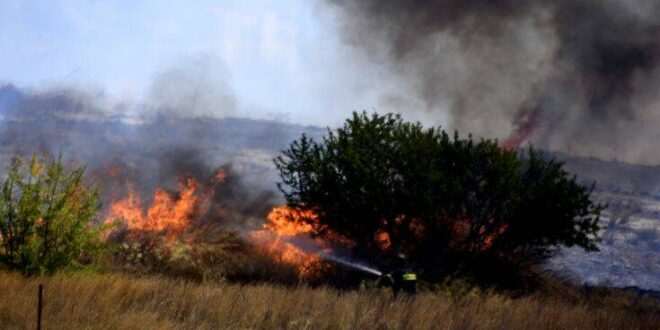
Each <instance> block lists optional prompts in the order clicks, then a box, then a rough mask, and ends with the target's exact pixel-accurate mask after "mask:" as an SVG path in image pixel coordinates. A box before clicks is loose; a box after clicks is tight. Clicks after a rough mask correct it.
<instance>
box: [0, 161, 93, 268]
mask: <svg viewBox="0 0 660 330" xmlns="http://www.w3.org/2000/svg"><path fill="white" fill-rule="evenodd" d="M84 173H85V169H84V168H74V169H71V170H69V169H66V168H65V167H64V165H63V164H62V162H61V159H57V160H49V159H45V158H39V157H36V156H33V157H32V159H31V160H30V161H27V162H26V161H25V160H23V159H20V158H16V159H15V160H14V161H13V162H12V164H11V165H10V166H9V169H8V173H7V176H6V178H5V180H4V183H3V184H2V187H1V189H2V191H0V264H3V265H4V266H5V267H7V268H10V269H15V270H19V271H22V272H23V273H25V274H44V273H52V272H54V271H56V270H58V269H61V268H63V267H67V266H75V265H78V264H79V261H81V259H82V258H84V257H89V256H90V255H91V254H93V253H95V252H96V251H98V249H99V247H100V237H99V230H100V229H99V228H96V229H95V228H93V226H92V225H91V223H92V220H93V219H94V217H95V215H96V212H97V210H98V208H99V202H98V194H97V191H96V189H95V188H93V187H91V186H89V185H87V184H85V182H84V180H83V176H84Z"/></svg>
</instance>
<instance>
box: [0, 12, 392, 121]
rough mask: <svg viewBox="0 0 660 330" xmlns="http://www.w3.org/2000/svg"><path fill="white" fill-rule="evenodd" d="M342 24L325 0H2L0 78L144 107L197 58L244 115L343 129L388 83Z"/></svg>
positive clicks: (374, 102) (202, 69)
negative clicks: (346, 40) (166, 78)
mask: <svg viewBox="0 0 660 330" xmlns="http://www.w3.org/2000/svg"><path fill="white" fill-rule="evenodd" d="M340 23H341V22H338V21H337V16H335V15H334V14H333V12H332V11H330V10H328V9H327V8H326V7H325V6H324V5H323V4H321V3H320V1H315V0H271V1H268V0H250V1H239V0H224V1H210V0H196V1H183V0H182V1H165V0H148V1H128V0H126V1H117V0H115V1H112V0H2V1H0V45H2V51H1V52H0V82H5V83H6V82H10V83H14V84H16V85H18V86H20V87H25V88H49V87H54V86H62V85H64V86H76V87H79V88H85V89H94V90H101V91H104V92H105V93H106V94H107V95H108V96H109V97H110V98H111V99H116V100H122V101H126V100H129V101H130V102H138V103H140V102H148V101H145V100H148V99H150V95H151V99H153V91H152V90H153V87H152V86H153V81H154V80H155V79H156V77H158V76H159V75H160V74H162V73H163V72H167V71H168V70H173V69H174V70H176V69H177V68H179V67H182V68H183V69H184V70H186V68H188V67H190V66H195V65H197V66H201V67H197V68H196V69H195V70H193V72H203V73H205V74H208V75H213V76H214V77H213V79H210V80H209V79H207V80H208V81H216V82H219V83H221V85H223V87H222V88H227V89H229V91H230V92H231V93H234V94H235V97H236V100H237V102H236V104H237V109H238V110H237V112H238V114H239V115H244V116H251V117H255V116H256V117H262V118H275V117H279V118H282V119H285V120H288V121H291V122H298V123H306V124H320V125H333V124H336V123H338V122H339V121H340V120H341V119H342V118H344V117H345V116H346V115H347V114H348V113H350V112H351V111H353V110H363V109H366V110H374V109H376V108H377V107H378V99H379V98H381V97H382V95H381V94H382V91H383V90H387V88H390V87H388V86H387V84H386V83H385V81H388V79H386V78H385V77H386V76H387V75H388V74H389V73H387V72H384V71H383V69H382V68H379V67H378V66H376V65H372V64H368V63H367V61H361V60H360V57H359V56H357V57H356V56H354V54H353V53H354V49H351V48H350V47H348V46H345V45H344V44H343V43H342V42H341V41H340V40H339V38H340V37H339V33H338V26H339V24H340ZM199 59H203V60H199ZM191 63H192V64H191ZM357 66H359V67H360V70H359V72H360V73H359V74H358V73H357V70H356V67H357ZM376 84H378V88H377V89H376V88H375V85H376ZM391 88H394V86H391ZM376 90H378V91H376ZM379 110H380V109H379ZM220 112H222V111H220Z"/></svg>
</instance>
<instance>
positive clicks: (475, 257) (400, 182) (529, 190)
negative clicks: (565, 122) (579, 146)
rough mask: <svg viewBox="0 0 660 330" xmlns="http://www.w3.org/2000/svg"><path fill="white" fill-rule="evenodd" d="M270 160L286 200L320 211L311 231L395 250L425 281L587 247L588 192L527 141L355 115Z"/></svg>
mask: <svg viewBox="0 0 660 330" xmlns="http://www.w3.org/2000/svg"><path fill="white" fill-rule="evenodd" d="M275 165H276V167H277V169H278V170H279V173H280V177H281V182H280V184H279V188H280V190H281V191H282V192H283V193H284V195H285V197H286V199H287V202H288V204H289V205H290V206H291V207H295V208H300V209H308V210H312V211H314V212H316V213H317V214H318V219H319V220H318V222H316V220H314V219H308V220H309V222H310V223H311V224H312V225H314V226H316V229H317V231H316V233H317V235H320V236H331V235H334V234H339V235H342V236H343V237H347V238H349V239H350V240H352V241H353V243H354V245H353V251H354V252H355V253H356V254H358V255H361V256H364V257H367V258H369V259H371V260H373V261H377V262H378V263H380V264H381V266H383V265H386V264H387V263H388V260H392V259H394V258H393V257H394V256H396V255H398V254H401V253H403V254H405V255H406V256H408V259H409V262H411V263H413V264H414V265H416V266H417V267H418V268H419V269H420V270H422V271H425V272H426V274H427V277H428V276H431V277H433V276H436V275H438V276H439V275H441V274H444V273H447V272H455V271H461V270H468V271H470V272H471V273H472V274H473V275H482V274H484V272H483V271H482V270H484V269H488V272H486V274H487V276H488V277H493V276H497V275H498V273H499V274H501V275H502V277H510V276H514V275H515V274H516V273H517V272H518V270H519V269H522V268H527V267H531V266H532V265H537V264H539V263H542V262H543V261H544V260H546V259H547V258H548V257H549V256H551V255H552V254H553V252H554V251H556V248H557V247H559V246H579V247H582V248H584V249H586V250H590V251H591V250H596V249H597V246H596V244H597V242H598V238H597V233H598V230H599V226H598V223H599V219H600V212H601V210H602V208H603V206H601V205H597V204H594V203H592V201H591V199H590V196H591V192H592V189H593V187H591V188H590V187H584V186H582V185H580V184H578V183H577V182H576V179H575V177H573V176H571V175H569V173H567V172H566V171H565V170H564V169H563V166H562V164H561V163H558V162H556V161H554V160H548V159H546V158H544V157H542V155H541V154H540V153H539V152H537V151H535V150H534V149H532V148H530V149H529V150H528V151H527V152H518V151H516V150H509V149H505V148H502V147H500V146H499V145H498V142H497V141H495V140H483V139H482V140H478V141H475V140H474V139H473V138H472V137H471V136H468V137H467V138H461V137H459V135H458V134H455V135H454V136H453V137H450V136H449V134H447V133H446V132H445V131H444V130H442V129H440V128H434V127H432V128H424V127H422V125H421V124H419V123H409V122H404V121H403V120H402V119H401V117H400V116H398V115H393V114H387V115H378V114H373V115H371V116H369V115H367V114H366V113H354V114H353V117H352V118H351V119H348V120H347V121H346V123H345V124H344V126H343V127H342V128H339V129H337V130H334V131H332V130H329V131H328V134H327V135H326V136H324V137H323V139H322V141H320V142H316V141H314V140H313V139H310V138H308V137H307V136H305V135H303V136H302V137H301V138H300V139H298V140H296V141H293V142H292V143H291V144H290V146H289V147H288V148H287V149H286V150H284V151H283V152H282V154H281V155H279V156H278V157H277V158H276V159H275ZM504 265H506V266H510V267H503V266H504ZM475 267H476V268H475ZM477 269H478V270H477ZM475 270H476V271H475ZM479 280H481V279H479Z"/></svg>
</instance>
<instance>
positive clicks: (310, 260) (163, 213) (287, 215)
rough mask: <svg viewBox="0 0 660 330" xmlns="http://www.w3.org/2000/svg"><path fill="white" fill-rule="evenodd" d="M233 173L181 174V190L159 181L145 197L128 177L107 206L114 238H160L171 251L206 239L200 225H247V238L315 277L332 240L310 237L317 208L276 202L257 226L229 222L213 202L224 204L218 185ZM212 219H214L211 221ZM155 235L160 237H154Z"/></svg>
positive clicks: (163, 250)
mask: <svg viewBox="0 0 660 330" xmlns="http://www.w3.org/2000/svg"><path fill="white" fill-rule="evenodd" d="M120 172H121V171H118V170H117V169H116V168H114V169H113V171H112V172H110V173H111V174H114V175H117V174H118V173H120ZM229 176H230V174H229V173H228V171H226V170H218V171H216V172H215V174H213V175H212V176H210V179H209V181H210V182H202V183H200V182H198V181H197V180H196V179H195V178H192V177H187V178H179V179H178V187H177V189H176V190H174V191H171V190H167V189H165V188H163V187H157V188H156V189H155V191H154V192H153V194H152V195H151V196H146V198H145V196H141V195H140V193H139V192H138V191H137V190H136V189H135V188H134V186H135V184H134V183H131V182H128V183H127V187H126V195H125V196H123V197H120V198H118V199H117V200H115V201H112V202H111V203H110V206H109V208H108V209H107V211H106V212H105V213H106V214H105V216H104V219H105V220H104V222H105V223H106V224H113V225H114V228H115V229H114V231H113V233H111V234H110V236H109V239H111V240H112V239H114V240H118V241H124V242H128V243H131V242H132V243H131V244H133V243H138V244H145V243H148V245H154V244H156V245H158V246H157V248H158V249H160V250H161V251H160V253H170V254H171V253H172V252H173V250H176V249H178V250H181V249H182V247H183V249H184V250H185V249H188V250H193V249H195V247H196V246H197V245H200V244H205V240H206V239H207V235H206V234H207V233H205V232H204V231H200V230H199V229H200V228H201V227H203V228H204V230H205V231H206V230H208V228H209V227H215V228H216V229H217V228H220V230H226V231H232V230H234V231H242V234H243V235H242V237H243V239H244V240H245V241H246V243H248V244H251V245H253V247H254V248H255V249H257V250H259V251H260V252H262V253H264V254H265V255H267V256H268V257H270V258H272V260H274V261H275V262H277V263H281V264H284V265H289V266H292V267H294V268H295V269H296V270H297V273H298V274H297V275H298V277H299V278H301V279H309V278H314V277H315V276H318V275H319V273H320V272H321V271H323V269H324V268H327V267H328V265H327V263H324V262H323V261H322V259H321V258H320V256H319V253H320V252H322V251H323V250H324V249H325V250H327V248H328V244H326V242H324V241H322V240H321V239H319V238H317V239H313V238H311V237H312V235H313V234H314V232H315V226H314V225H313V224H312V223H314V222H318V221H319V220H318V217H317V216H316V214H314V213H313V212H312V211H301V210H296V209H293V208H289V207H287V206H273V207H272V209H271V210H270V211H268V212H267V214H265V217H264V219H263V222H262V224H261V225H256V226H253V228H250V227H249V225H248V224H242V227H241V228H236V227H234V228H232V227H231V226H230V223H227V222H224V221H223V219H222V216H223V215H225V216H226V214H227V212H226V210H223V209H222V208H218V207H217V206H218V205H215V206H216V207H214V205H213V204H214V203H215V204H221V203H220V201H218V200H217V199H216V198H215V196H214V193H216V192H217V191H218V189H217V188H218V186H220V185H223V184H226V182H227V181H228V180H230V178H229ZM224 207H226V206H224ZM211 212H216V214H212V213H211ZM209 219H214V221H215V222H214V223H213V222H209ZM155 238H157V240H156V241H157V242H154V239H155ZM127 246H131V245H130V244H128V245H127ZM303 246H304V247H303Z"/></svg>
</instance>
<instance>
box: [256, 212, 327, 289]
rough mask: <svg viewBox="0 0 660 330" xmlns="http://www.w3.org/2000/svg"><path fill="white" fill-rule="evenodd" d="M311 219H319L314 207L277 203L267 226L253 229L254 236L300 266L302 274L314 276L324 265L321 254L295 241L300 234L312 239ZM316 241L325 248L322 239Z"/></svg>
mask: <svg viewBox="0 0 660 330" xmlns="http://www.w3.org/2000/svg"><path fill="white" fill-rule="evenodd" d="M305 220H307V222H306V221H305ZM310 220H311V221H312V222H315V221H316V220H318V216H317V215H316V214H315V213H314V212H313V211H310V210H297V209H293V208H290V207H288V206H277V207H275V208H273V209H272V210H271V211H270V213H269V214H268V215H267V216H266V223H265V224H264V225H263V229H262V230H259V231H256V232H254V233H252V235H251V238H252V240H253V241H254V242H256V243H257V244H259V245H261V246H263V247H264V248H265V249H266V251H267V252H268V253H270V254H271V255H273V256H274V257H275V258H276V259H278V260H279V261H281V262H284V263H287V264H291V265H294V266H296V268H297V269H298V272H299V274H300V276H301V277H312V276H314V274H315V272H316V271H317V270H318V269H319V267H320V265H321V258H320V257H319V256H318V255H317V254H315V253H310V252H307V251H304V250H303V249H301V248H300V247H298V246H296V245H295V244H294V243H292V240H294V239H296V238H301V237H303V238H307V239H309V235H310V234H312V233H314V232H315V228H314V226H313V225H312V224H310V223H309V221H310ZM310 240H311V239H310ZM312 244H314V245H316V246H317V247H318V248H319V250H320V249H322V242H319V241H314V243H312Z"/></svg>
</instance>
